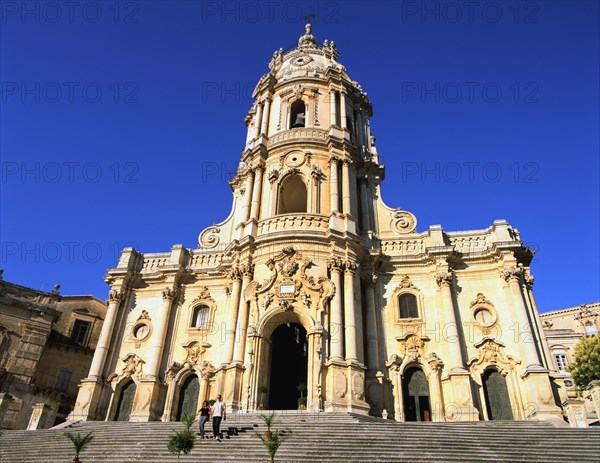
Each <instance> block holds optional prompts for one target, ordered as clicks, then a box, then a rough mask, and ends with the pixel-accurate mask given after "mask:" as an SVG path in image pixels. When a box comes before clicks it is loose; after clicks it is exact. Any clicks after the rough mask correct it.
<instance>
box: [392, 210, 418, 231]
mask: <svg viewBox="0 0 600 463" xmlns="http://www.w3.org/2000/svg"><path fill="white" fill-rule="evenodd" d="M391 225H392V230H394V231H396V232H397V233H400V234H406V233H412V232H414V231H415V229H416V228H417V218H416V217H415V216H414V215H413V214H411V213H410V212H407V211H402V210H400V209H396V210H395V211H394V213H393V215H392V224H391Z"/></svg>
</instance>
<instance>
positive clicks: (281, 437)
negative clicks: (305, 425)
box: [256, 431, 291, 463]
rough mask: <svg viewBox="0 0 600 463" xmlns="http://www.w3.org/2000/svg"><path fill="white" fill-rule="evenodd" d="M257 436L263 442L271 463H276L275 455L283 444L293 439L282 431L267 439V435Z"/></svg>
mask: <svg viewBox="0 0 600 463" xmlns="http://www.w3.org/2000/svg"><path fill="white" fill-rule="evenodd" d="M256 436H257V437H258V438H259V439H260V440H261V442H262V443H263V445H264V446H265V448H266V450H267V453H268V454H269V462H270V463H275V454H276V453H277V450H279V447H281V444H283V443H284V442H285V441H286V440H288V439H289V438H290V437H291V435H289V434H284V433H283V432H280V431H275V432H274V433H272V434H271V436H270V437H267V436H266V435H265V436H263V435H262V434H258V433H256Z"/></svg>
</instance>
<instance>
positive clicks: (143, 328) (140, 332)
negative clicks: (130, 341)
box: [133, 323, 150, 340]
mask: <svg viewBox="0 0 600 463" xmlns="http://www.w3.org/2000/svg"><path fill="white" fill-rule="evenodd" d="M149 331H150V328H149V327H148V325H146V324H145V323H142V324H140V325H137V326H136V327H135V328H134V329H133V337H134V338H135V339H138V340H141V339H144V338H145V337H146V336H148V333H149Z"/></svg>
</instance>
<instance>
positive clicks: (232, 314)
mask: <svg viewBox="0 0 600 463" xmlns="http://www.w3.org/2000/svg"><path fill="white" fill-rule="evenodd" d="M229 277H230V278H231V279H232V280H233V288H232V290H231V306H230V308H229V318H228V319H227V326H225V352H224V356H223V364H224V365H229V364H230V363H231V361H232V360H233V349H234V345H235V328H236V324H237V318H238V311H239V309H240V295H241V290H242V288H241V287H242V272H241V269H240V268H239V267H234V268H232V269H231V271H230V272H229Z"/></svg>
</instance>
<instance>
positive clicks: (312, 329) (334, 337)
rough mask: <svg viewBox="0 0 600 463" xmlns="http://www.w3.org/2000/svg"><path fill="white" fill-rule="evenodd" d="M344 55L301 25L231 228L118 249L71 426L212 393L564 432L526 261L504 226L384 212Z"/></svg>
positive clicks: (263, 403) (136, 415) (271, 403)
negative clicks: (551, 425) (451, 224)
mask: <svg viewBox="0 0 600 463" xmlns="http://www.w3.org/2000/svg"><path fill="white" fill-rule="evenodd" d="M338 55H339V53H338V51H337V49H336V46H335V44H334V43H333V42H328V41H325V42H323V44H321V45H318V44H317V41H316V39H315V37H314V36H313V35H312V32H311V26H310V25H307V26H306V32H305V34H304V35H302V36H301V37H300V39H299V41H298V45H297V47H296V48H294V49H292V50H290V51H287V52H284V51H283V50H282V49H280V50H278V51H276V52H275V54H274V55H273V58H272V59H271V62H270V63H269V72H267V73H266V74H265V75H263V76H262V78H261V79H260V80H259V82H258V84H257V86H256V89H255V91H254V93H253V98H254V104H253V106H252V108H251V109H250V111H249V113H248V115H247V117H246V120H245V121H246V125H247V127H248V135H247V139H246V143H245V147H244V150H243V152H242V155H241V162H240V164H239V168H238V170H237V174H236V176H235V178H233V179H232V180H231V181H230V185H231V189H232V192H233V206H232V210H231V213H230V214H229V216H228V217H227V218H226V219H225V220H224V221H223V222H222V223H220V224H217V225H214V226H211V227H208V228H207V229H205V230H204V231H202V232H201V233H200V235H199V246H198V248H197V249H186V248H184V247H183V246H182V245H175V246H173V248H172V249H171V251H170V252H164V253H153V254H148V253H146V254H142V253H140V252H138V251H136V250H134V249H131V248H126V249H124V250H123V252H122V255H121V257H120V260H119V262H118V265H117V267H116V268H113V269H110V270H109V271H108V274H107V275H106V277H105V278H106V281H107V283H108V284H109V285H110V287H111V289H110V292H109V300H108V310H107V315H106V319H105V322H104V325H103V327H102V332H101V334H100V338H99V340H98V344H97V347H96V351H95V354H94V358H93V362H92V365H91V368H90V371H89V374H88V376H87V378H85V379H84V380H83V381H82V383H81V385H80V390H79V394H78V397H77V403H76V405H75V409H74V411H73V413H72V414H71V418H72V419H87V420H130V421H150V420H164V421H170V420H177V419H179V418H180V417H181V415H182V413H183V412H185V411H187V412H193V413H195V412H196V410H197V409H198V408H199V406H200V404H201V402H202V401H203V400H205V399H211V398H213V399H214V398H216V396H217V394H222V395H223V398H224V400H225V401H226V403H227V404H228V406H229V407H230V409H233V410H239V411H253V410H260V409H267V408H268V409H278V410H282V409H297V408H298V407H299V406H300V407H306V408H307V409H308V410H313V411H352V412H357V413H363V414H371V415H375V416H384V417H386V416H387V417H389V418H393V419H395V420H399V421H411V420H432V421H459V420H470V421H472V420H494V419H521V420H526V419H550V420H551V419H560V420H562V416H563V413H562V410H561V408H560V406H559V404H560V403H561V392H560V390H561V387H562V386H561V384H560V377H559V376H560V375H556V374H555V373H556V372H555V371H553V368H554V367H553V365H552V361H551V359H550V354H549V351H548V347H547V344H546V341H545V338H544V335H543V327H542V324H541V322H540V318H539V315H538V311H537V307H536V304H535V299H534V296H533V292H532V285H533V276H532V275H531V273H530V268H529V265H530V262H531V260H532V256H533V253H532V251H531V250H530V249H528V248H527V247H526V246H524V245H523V242H522V241H521V239H520V237H519V232H518V231H517V230H516V229H515V228H513V227H511V226H510V225H509V224H508V223H507V222H506V221H504V220H497V221H495V222H494V223H493V224H492V225H491V226H490V227H489V228H486V229H484V230H471V231H457V232H451V231H445V230H444V229H442V227H441V226H439V225H432V226H430V227H429V228H428V229H427V230H425V231H421V232H418V231H417V226H416V225H417V221H416V218H415V216H414V215H413V214H411V213H410V212H408V211H405V210H401V209H399V208H391V207H388V206H387V205H386V204H385V203H384V202H383V200H382V199H381V184H382V182H383V180H384V176H385V168H384V166H383V165H382V164H381V163H380V162H379V157H378V153H377V149H376V147H375V139H374V137H373V136H372V134H371V132H370V126H369V121H370V118H371V116H372V105H371V102H370V101H369V99H368V97H367V94H366V93H365V92H364V91H363V90H362V88H361V86H360V85H359V84H358V83H357V82H355V81H352V80H351V79H350V77H349V76H348V74H347V73H346V70H345V68H344V67H343V66H342V65H341V64H340V63H339V61H338ZM563 389H564V388H563Z"/></svg>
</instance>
